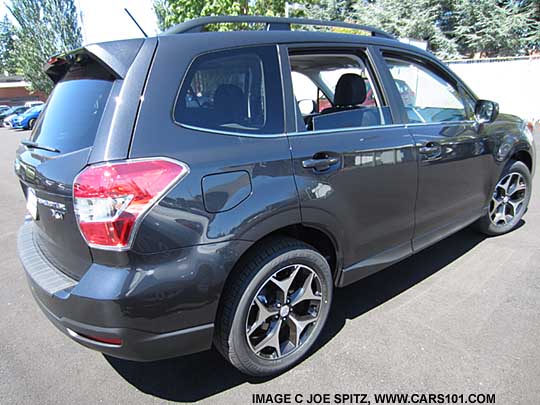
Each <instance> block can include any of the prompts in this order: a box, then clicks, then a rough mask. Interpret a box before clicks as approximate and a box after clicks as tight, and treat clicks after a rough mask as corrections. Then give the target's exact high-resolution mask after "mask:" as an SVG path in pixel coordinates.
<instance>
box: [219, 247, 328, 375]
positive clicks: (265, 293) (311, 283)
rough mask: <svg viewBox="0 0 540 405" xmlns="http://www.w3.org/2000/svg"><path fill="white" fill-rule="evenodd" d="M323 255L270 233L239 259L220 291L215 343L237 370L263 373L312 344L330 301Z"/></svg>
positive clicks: (288, 363)
mask: <svg viewBox="0 0 540 405" xmlns="http://www.w3.org/2000/svg"><path fill="white" fill-rule="evenodd" d="M332 285H333V284H332V274H331V271H330V266H329V265H328V262H327V261H326V260H325V258H324V257H323V256H322V255H321V254H320V253H319V252H317V251H316V250H315V249H314V248H312V247H311V246H309V245H307V244H305V243H303V242H300V241H297V240H295V239H289V238H286V239H274V240H271V241H269V242H267V243H265V244H263V245H262V246H260V247H259V248H258V249H257V251H256V253H255V254H252V255H250V257H249V258H248V259H247V260H245V261H243V263H242V264H241V267H240V268H239V269H238V272H237V273H236V274H235V275H234V278H233V279H232V281H231V282H230V283H229V285H228V288H227V289H226V291H225V292H224V294H225V295H224V297H223V300H222V305H221V308H220V312H219V314H218V320H217V325H216V326H217V330H216V339H215V345H216V347H217V348H218V350H219V351H220V352H221V353H222V354H223V356H225V358H226V359H227V360H229V361H230V362H231V363H232V364H233V365H234V366H235V367H236V368H238V369H239V370H240V371H242V372H244V373H246V374H250V375H254V376H267V375H273V374H277V373H279V372H281V371H284V370H286V369H288V368H290V367H292V366H293V365H295V364H296V363H298V362H299V361H300V360H301V359H302V358H303V357H304V356H305V355H306V354H307V352H308V351H309V349H310V348H311V347H312V346H313V344H314V343H315V341H316V340H317V337H318V336H319V335H320V332H321V330H322V328H323V326H324V324H325V322H326V319H327V317H328V312H329V309H330V303H331V301H332Z"/></svg>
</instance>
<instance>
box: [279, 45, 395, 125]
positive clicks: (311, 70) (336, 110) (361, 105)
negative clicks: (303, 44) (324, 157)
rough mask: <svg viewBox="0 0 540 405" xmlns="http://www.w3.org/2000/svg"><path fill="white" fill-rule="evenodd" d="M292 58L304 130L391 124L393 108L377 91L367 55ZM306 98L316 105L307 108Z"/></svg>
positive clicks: (291, 64) (335, 54)
mask: <svg viewBox="0 0 540 405" xmlns="http://www.w3.org/2000/svg"><path fill="white" fill-rule="evenodd" d="M335 52H337V50H336V51H335ZM289 61H290V66H291V79H292V84H293V91H294V97H295V99H296V101H297V103H298V105H299V108H298V110H299V111H300V113H301V114H302V119H303V121H304V124H305V130H307V131H318V130H339V129H345V128H361V127H371V126H380V125H387V124H390V123H392V121H391V118H390V110H389V108H388V107H387V106H386V105H385V104H384V102H383V100H382V99H381V97H380V96H379V94H378V93H377V92H376V91H375V86H374V82H373V76H372V74H371V69H370V67H369V66H368V64H367V60H365V59H364V58H362V57H360V56H358V55H357V54H353V53H343V54H341V53H334V52H331V53H319V52H316V53H313V54H311V53H305V52H301V53H294V52H293V53H291V54H290V55H289ZM321 95H324V97H321ZM305 101H310V102H311V104H312V105H313V107H314V108H311V109H308V108H304V105H306V103H305Z"/></svg>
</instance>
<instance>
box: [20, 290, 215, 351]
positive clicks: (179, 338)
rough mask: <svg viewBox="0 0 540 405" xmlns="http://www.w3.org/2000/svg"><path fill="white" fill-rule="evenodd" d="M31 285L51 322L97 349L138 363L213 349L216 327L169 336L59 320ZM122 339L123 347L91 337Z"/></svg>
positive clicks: (80, 341)
mask: <svg viewBox="0 0 540 405" xmlns="http://www.w3.org/2000/svg"><path fill="white" fill-rule="evenodd" d="M32 284H33V283H31V289H32V294H33V295H34V298H35V299H36V302H37V303H38V305H39V307H40V308H41V310H42V311H43V313H44V314H45V315H46V316H47V318H49V320H50V321H51V322H52V323H53V325H54V326H56V327H57V328H58V329H59V330H60V331H61V332H62V333H64V334H65V335H67V336H69V337H70V338H71V339H73V340H75V341H76V342H78V343H80V344H81V345H83V346H85V347H88V348H90V349H93V350H97V351H99V352H102V353H105V354H108V355H110V356H113V357H118V358H121V359H126V360H134V361H155V360H161V359H167V358H171V357H177V356H182V355H186V354H190V353H196V352H201V351H204V350H207V349H209V348H210V346H211V344H212V337H213V334H214V325H213V324H207V325H200V326H195V327H192V328H187V329H181V330H178V331H173V332H168V333H150V332H144V331H139V330H136V329H128V328H102V327H99V326H94V325H87V324H84V323H81V322H76V321H73V320H71V319H67V318H58V317H57V316H56V315H54V314H53V313H52V312H51V311H49V309H48V308H47V307H46V306H45V304H44V303H43V302H41V301H40V299H39V298H38V296H37V295H36V293H35V286H34V285H32ZM92 336H99V337H101V338H114V339H120V340H121V342H122V343H121V344H120V345H113V344H107V343H101V342H97V341H95V340H93V339H91V338H90V337H92Z"/></svg>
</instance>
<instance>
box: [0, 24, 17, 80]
mask: <svg viewBox="0 0 540 405" xmlns="http://www.w3.org/2000/svg"><path fill="white" fill-rule="evenodd" d="M14 37H15V27H14V26H13V23H12V22H11V21H10V20H9V18H7V16H4V19H3V20H2V21H0V74H4V73H8V74H14V73H15V72H16V66H15V60H14V56H15V54H14V51H15V38H14Z"/></svg>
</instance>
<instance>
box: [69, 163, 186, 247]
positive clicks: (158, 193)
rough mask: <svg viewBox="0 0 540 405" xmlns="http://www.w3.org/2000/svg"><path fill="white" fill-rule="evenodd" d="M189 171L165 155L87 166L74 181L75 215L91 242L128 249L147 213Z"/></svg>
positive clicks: (90, 244) (83, 232) (94, 244)
mask: <svg viewBox="0 0 540 405" xmlns="http://www.w3.org/2000/svg"><path fill="white" fill-rule="evenodd" d="M188 171H189V169H188V167H187V166H186V165H185V164H184V163H181V162H177V161H174V160H170V159H165V158H152V159H137V160H125V161H121V162H114V163H106V164H99V165H93V166H88V167H87V168H86V169H84V170H83V171H82V172H81V173H79V175H78V176H77V177H76V178H75V181H74V184H73V202H74V206H75V214H76V217H77V222H78V224H79V229H80V231H81V233H82V235H83V237H84V239H85V240H86V242H87V243H88V245H89V246H91V247H94V248H99V249H107V250H126V249H129V248H130V247H131V243H132V241H133V237H134V235H135V232H136V227H137V224H138V223H139V222H140V221H141V220H142V219H143V217H144V215H145V213H146V212H148V210H149V209H150V208H151V207H152V206H153V205H154V204H156V203H157V202H158V201H159V200H160V199H161V198H162V197H163V196H164V195H165V194H166V193H167V191H169V190H170V189H171V188H172V187H173V186H174V185H175V184H176V183H178V182H179V181H180V180H181V179H182V178H183V177H184V176H185V175H187V174H188Z"/></svg>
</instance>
